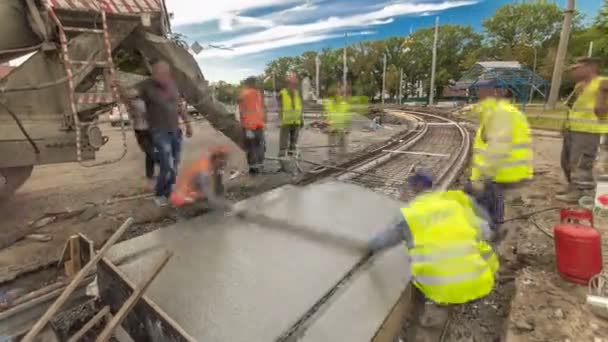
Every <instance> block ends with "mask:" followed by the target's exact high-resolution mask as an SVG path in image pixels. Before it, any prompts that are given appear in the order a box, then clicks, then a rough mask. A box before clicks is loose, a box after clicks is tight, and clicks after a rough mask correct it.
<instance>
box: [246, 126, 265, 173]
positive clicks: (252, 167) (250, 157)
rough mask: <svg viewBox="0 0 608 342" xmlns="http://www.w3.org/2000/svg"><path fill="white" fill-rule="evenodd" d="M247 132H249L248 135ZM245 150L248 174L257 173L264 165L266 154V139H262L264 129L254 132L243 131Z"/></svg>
mask: <svg viewBox="0 0 608 342" xmlns="http://www.w3.org/2000/svg"><path fill="white" fill-rule="evenodd" d="M248 132H250V133H249V134H248ZM243 136H244V141H245V150H246V152H247V164H249V171H250V172H258V171H260V169H261V167H262V166H263V165H264V156H265V154H266V139H265V138H264V128H258V129H254V130H246V129H243Z"/></svg>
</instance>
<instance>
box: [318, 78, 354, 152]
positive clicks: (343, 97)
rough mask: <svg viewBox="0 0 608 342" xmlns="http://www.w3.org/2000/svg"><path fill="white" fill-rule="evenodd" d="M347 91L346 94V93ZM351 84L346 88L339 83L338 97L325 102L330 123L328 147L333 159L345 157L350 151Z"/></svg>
mask: <svg viewBox="0 0 608 342" xmlns="http://www.w3.org/2000/svg"><path fill="white" fill-rule="evenodd" d="M344 90H346V93H344ZM350 99H351V92H350V84H347V85H346V87H344V85H343V84H341V83H338V88H337V89H336V96H334V97H332V98H329V99H327V100H325V113H326V115H327V123H328V131H327V137H328V145H329V154H330V156H331V157H334V156H340V157H344V156H345V155H346V153H347V151H348V149H347V147H348V141H347V138H348V134H349V133H350V126H351V122H352V115H353V113H352V111H351V103H350Z"/></svg>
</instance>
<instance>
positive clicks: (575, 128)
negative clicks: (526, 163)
mask: <svg viewBox="0 0 608 342" xmlns="http://www.w3.org/2000/svg"><path fill="white" fill-rule="evenodd" d="M599 65H600V59H599V58H579V59H578V60H577V61H576V63H575V64H574V65H572V66H570V67H569V68H568V69H569V70H570V72H571V74H572V77H573V78H574V80H575V81H576V83H577V85H576V88H575V91H574V94H573V97H572V99H573V100H574V103H568V105H569V106H570V107H571V108H570V111H569V113H568V117H567V120H566V124H565V130H564V138H563V145H562V155H561V165H562V170H563V171H564V174H565V176H566V179H567V180H568V185H567V187H566V188H565V189H564V190H563V191H560V192H559V193H558V194H557V195H556V199H557V200H560V201H564V202H568V203H576V202H577V201H578V200H579V198H580V197H582V196H583V193H584V192H585V191H588V190H592V189H593V188H594V186H595V182H594V179H593V162H594V161H595V158H596V156H597V151H598V146H599V143H600V136H601V135H602V134H606V133H608V77H603V76H599Z"/></svg>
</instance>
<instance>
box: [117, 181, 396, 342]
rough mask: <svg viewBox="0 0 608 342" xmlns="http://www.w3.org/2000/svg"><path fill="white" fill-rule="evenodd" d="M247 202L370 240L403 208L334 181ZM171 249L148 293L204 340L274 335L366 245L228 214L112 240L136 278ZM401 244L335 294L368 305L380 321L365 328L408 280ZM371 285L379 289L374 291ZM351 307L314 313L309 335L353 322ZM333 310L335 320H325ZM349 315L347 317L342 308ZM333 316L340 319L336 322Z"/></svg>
mask: <svg viewBox="0 0 608 342" xmlns="http://www.w3.org/2000/svg"><path fill="white" fill-rule="evenodd" d="M239 205H242V206H244V207H245V208H246V209H248V210H255V211H258V212H260V213H263V214H264V215H266V216H269V217H271V218H273V219H275V220H290V221H292V222H294V223H297V224H298V225H299V226H308V227H311V229H312V230H315V231H321V232H323V231H326V232H331V233H332V234H333V235H341V236H346V237H349V238H350V239H354V240H359V241H361V242H362V243H363V242H365V241H367V239H368V238H369V237H370V236H371V235H372V233H373V232H376V231H378V230H380V229H382V228H383V227H385V226H386V225H388V224H389V223H390V222H391V221H392V220H393V218H394V217H395V215H398V214H399V212H398V208H399V203H398V202H397V201H395V200H393V199H390V198H388V197H385V196H383V195H380V194H377V193H374V192H372V191H370V190H367V189H364V188H361V187H358V186H356V185H352V184H344V183H336V182H330V183H324V184H314V185H310V186H307V187H304V188H295V187H292V186H286V187H282V188H279V189H276V190H273V191H271V192H268V193H265V194H263V195H260V196H258V197H255V198H252V199H249V200H247V201H244V202H241V203H239ZM163 249H169V250H172V251H173V252H174V253H175V254H174V256H173V258H172V259H171V261H170V262H169V264H168V265H167V266H166V267H165V269H164V270H163V271H162V272H161V273H160V275H159V276H158V278H156V280H155V281H154V282H153V283H152V285H151V286H150V288H149V289H148V290H147V292H146V295H147V297H148V298H149V299H151V300H152V301H154V302H155V303H157V304H158V305H159V306H160V308H162V310H164V311H165V312H166V313H167V314H168V315H169V316H170V317H171V318H173V319H174V320H175V321H176V322H177V323H178V324H179V325H181V327H182V328H184V330H185V331H186V332H188V333H189V334H190V335H192V336H193V337H194V338H195V339H197V340H199V341H237V342H238V341H272V340H275V339H276V338H277V337H279V336H281V335H282V334H284V332H285V331H287V330H288V329H289V328H290V327H291V326H292V325H293V324H294V323H295V322H297V321H298V320H299V319H300V318H301V317H302V315H304V314H305V313H306V312H307V311H308V310H309V309H310V308H311V307H312V306H313V305H314V304H315V303H316V302H317V301H318V300H319V299H320V298H321V297H323V295H324V294H325V293H326V292H327V291H329V290H330V289H331V288H332V287H333V286H334V285H335V284H336V283H337V282H338V281H339V280H340V279H341V278H342V277H343V276H344V275H345V274H346V273H347V272H348V271H349V270H350V269H351V268H352V267H353V266H354V265H355V264H356V263H357V262H358V261H359V260H360V259H361V257H362V255H361V253H359V252H355V251H353V250H351V249H347V248H344V247H343V246H340V245H333V244H331V243H327V241H322V240H317V239H315V238H311V235H307V234H303V235H300V234H294V233H293V232H292V231H289V230H282V229H280V227H279V229H277V227H265V226H263V225H260V224H254V223H248V222H243V221H242V220H239V219H237V218H234V217H225V216H223V215H220V214H212V215H206V216H204V217H199V218H197V219H194V220H191V221H188V222H184V223H180V224H177V225H175V226H173V227H170V228H166V229H162V230H158V231H155V232H152V233H149V234H146V235H143V236H141V237H138V238H135V239H132V240H128V241H125V242H123V243H120V244H118V245H116V246H114V247H113V248H112V249H111V250H110V252H109V254H108V256H109V258H110V259H111V260H113V261H114V262H115V263H120V264H121V265H120V269H121V271H122V272H124V273H125V274H126V276H127V277H128V278H129V279H130V280H131V281H133V282H134V283H138V282H140V281H141V277H142V276H143V275H144V274H145V273H146V271H147V270H148V269H149V267H150V266H151V265H152V264H153V263H154V262H155V260H156V259H157V258H158V257H160V255H161V253H162V250H163ZM398 252H401V253H402V251H398ZM393 254H394V255H395V256H397V255H398V253H395V252H393V251H391V252H389V253H388V254H386V255H383V256H381V257H380V258H379V259H378V260H377V262H375V263H374V264H373V265H372V266H371V267H370V268H369V270H365V271H363V272H362V273H361V274H360V275H359V276H357V277H355V281H354V282H353V284H354V287H353V288H352V289H351V288H350V285H348V286H347V289H349V290H348V291H346V292H344V293H343V294H342V295H341V297H340V298H338V300H337V301H336V303H341V302H342V301H343V300H347V301H348V299H347V298H348V297H352V298H354V300H355V301H356V303H352V305H355V306H354V307H353V308H354V309H355V310H358V311H361V312H362V313H363V312H370V315H371V316H367V317H365V316H361V318H360V319H367V320H370V321H371V322H373V323H369V324H366V328H365V332H366V334H368V333H367V332H368V331H371V330H373V329H374V326H375V325H378V324H377V322H380V323H381V321H382V319H383V317H381V316H382V315H383V313H382V311H384V309H385V308H386V307H387V305H385V304H386V303H388V302H390V301H391V300H393V299H394V298H395V293H396V291H397V289H398V288H402V285H403V281H404V279H403V278H402V275H403V273H402V272H398V271H397V269H398V268H399V269H401V268H402V267H400V266H401V265H399V264H401V262H403V259H399V257H390V256H391V255H393ZM387 258H388V259H387ZM396 265H397V266H396ZM403 269H405V267H403ZM365 279H367V280H365ZM362 280H363V283H362V284H359V283H360V282H361V281H362ZM368 290H369V291H371V292H370V293H366V292H367V291H368ZM351 291H354V292H351ZM385 293H386V294H385ZM374 298H376V299H374ZM361 300H362V301H361ZM377 301H380V302H381V304H378V303H377ZM368 306H369V308H368V309H365V308H366V307H368ZM350 309H351V307H348V306H347V307H343V306H342V305H340V306H339V307H337V308H336V309H334V311H332V310H331V309H330V310H327V311H326V313H324V314H323V315H322V318H321V319H317V320H316V322H317V323H318V324H320V325H318V326H316V325H315V326H312V328H311V329H310V331H309V333H310V334H311V335H310V336H311V338H312V336H320V339H317V340H326V339H324V338H322V336H323V335H312V334H313V333H314V334H319V333H320V332H321V330H323V329H338V330H343V329H344V331H349V330H353V329H352V328H353V326H352V323H348V317H347V316H348V315H347V314H345V313H344V312H346V311H344V310H350ZM388 310H390V308H389V309H388ZM388 310H387V312H386V314H388ZM325 315H327V316H326V317H327V319H328V320H327V321H324V320H323V316H325ZM342 315H345V316H346V317H344V316H343V317H341V318H340V317H339V316H342ZM334 319H338V320H340V319H341V321H336V322H335V323H332V322H333V320H334ZM378 326H379V325H378ZM324 327H326V328H324ZM353 334H355V335H357V334H361V335H364V333H363V332H361V333H358V332H353ZM351 335H352V334H351ZM332 336H333V335H332ZM338 336H340V335H338ZM366 336H367V335H366ZM312 340H314V339H311V341H312ZM329 340H332V339H329ZM333 340H336V339H333ZM337 340H344V339H341V338H340V339H337ZM350 340H351V341H358V340H365V339H359V338H354V339H350ZM367 340H369V339H367Z"/></svg>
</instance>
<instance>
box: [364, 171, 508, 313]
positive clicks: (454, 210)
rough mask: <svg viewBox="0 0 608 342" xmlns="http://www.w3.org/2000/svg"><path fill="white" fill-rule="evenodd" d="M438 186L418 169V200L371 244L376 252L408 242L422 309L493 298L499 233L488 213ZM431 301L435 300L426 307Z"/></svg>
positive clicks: (415, 186) (415, 182)
mask: <svg viewBox="0 0 608 342" xmlns="http://www.w3.org/2000/svg"><path fill="white" fill-rule="evenodd" d="M432 182H433V180H432V175H431V173H430V171H429V170H425V169H419V170H416V172H415V174H414V175H413V176H411V177H409V178H408V183H409V184H410V186H411V187H412V188H413V189H414V191H416V192H418V194H417V196H416V197H415V198H414V200H412V201H411V202H409V203H408V204H407V205H405V206H404V207H403V208H402V209H401V215H399V217H398V218H397V220H396V222H395V223H394V224H393V225H392V227H389V228H388V229H387V230H385V231H383V232H381V233H379V234H377V235H376V236H374V237H373V238H372V239H371V240H370V242H369V249H370V251H371V252H372V253H376V252H378V251H380V250H384V249H387V248H389V247H392V246H396V245H399V244H400V243H401V242H405V251H406V253H407V254H408V258H409V271H410V272H411V282H412V284H413V285H414V286H415V287H416V289H417V291H416V292H417V296H416V297H417V305H416V310H417V311H418V310H420V309H421V307H422V306H427V305H435V304H440V305H447V304H463V303H467V302H469V301H473V300H476V299H479V298H482V297H484V296H487V295H488V294H489V293H490V292H491V291H492V289H493V287H494V284H495V273H496V272H497V270H498V267H499V262H498V257H497V255H496V254H495V253H494V252H493V249H492V246H491V245H490V244H489V243H488V242H487V241H490V240H491V239H492V238H493V232H492V229H490V227H489V224H488V221H487V220H488V219H489V217H488V214H487V213H486V212H485V210H484V209H483V208H481V207H480V206H478V205H477V204H476V203H475V201H474V200H473V199H472V198H471V197H469V196H468V195H466V194H465V193H464V192H462V191H432V190H431V189H432ZM425 299H426V300H430V302H427V303H426V304H425V303H424V302H425ZM439 308H440V307H438V309H439ZM416 317H419V318H420V319H422V318H421V316H420V315H416Z"/></svg>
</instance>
